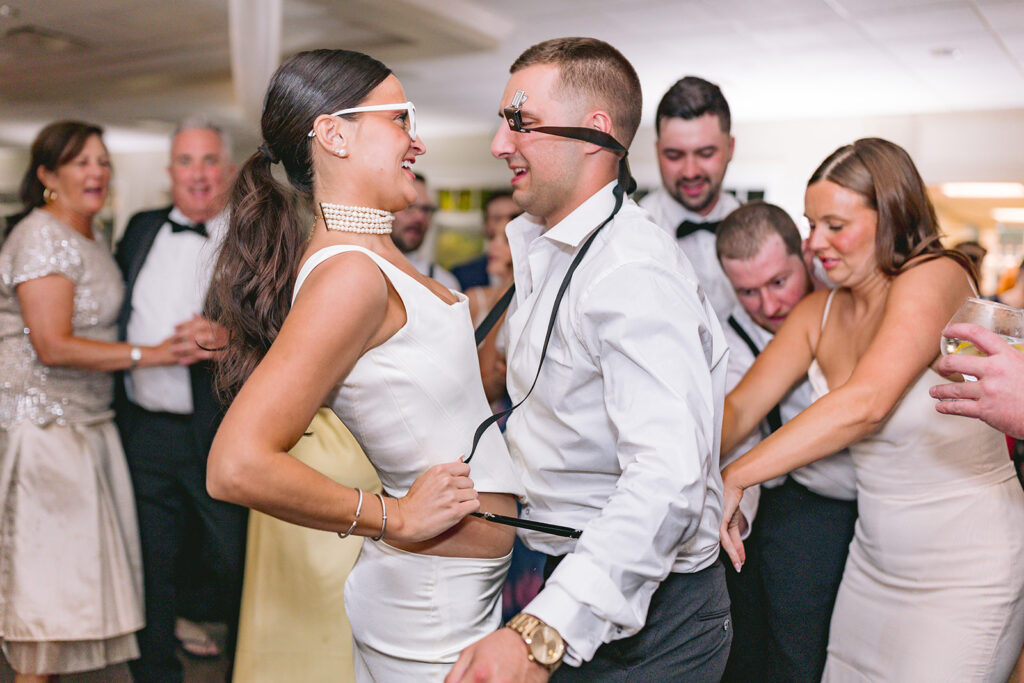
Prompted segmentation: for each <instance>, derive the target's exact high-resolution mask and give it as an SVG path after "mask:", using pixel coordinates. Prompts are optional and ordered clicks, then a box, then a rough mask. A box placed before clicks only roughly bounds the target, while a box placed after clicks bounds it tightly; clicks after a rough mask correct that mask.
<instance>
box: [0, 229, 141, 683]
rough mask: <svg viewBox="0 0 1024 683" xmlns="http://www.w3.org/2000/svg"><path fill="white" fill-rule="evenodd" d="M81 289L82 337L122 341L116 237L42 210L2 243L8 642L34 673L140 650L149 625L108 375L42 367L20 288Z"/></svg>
mask: <svg viewBox="0 0 1024 683" xmlns="http://www.w3.org/2000/svg"><path fill="white" fill-rule="evenodd" d="M47 275H60V276H63V277H65V278H67V279H68V280H70V281H71V282H72V283H73V284H74V286H75V293H74V310H73V313H72V319H71V322H72V328H73V334H74V335H75V336H76V337H81V338H88V339H96V340H101V341H114V340H115V339H116V334H117V330H116V319H117V313H118V310H119V308H120V306H121V301H122V298H123V296H124V285H123V283H122V280H121V273H120V271H119V270H118V268H117V265H116V264H115V263H114V259H113V258H112V257H111V255H110V253H109V251H108V250H107V248H106V246H105V245H103V244H102V243H99V242H96V241H93V240H90V239H87V238H86V237H84V236H83V235H81V234H80V233H78V232H76V231H74V230H72V229H71V228H69V227H67V226H65V225H64V224H63V223H61V222H60V221H58V220H57V219H56V218H54V217H53V216H52V215H51V214H50V213H48V212H46V211H42V210H39V209H37V210H35V211H33V212H32V213H31V214H29V215H28V216H27V217H26V218H25V219H24V220H22V221H21V222H20V223H18V225H17V226H15V227H14V229H13V230H12V231H11V233H10V235H9V236H8V237H7V239H6V240H5V241H4V242H3V245H2V247H0V641H2V644H3V651H4V654H5V655H6V657H7V659H8V661H9V662H10V663H11V665H12V666H13V667H14V668H15V670H17V671H21V672H25V673H68V672H72V671H85V670H89V669H98V668H103V667H105V666H107V665H108V664H111V663H114V662H120V661H125V660H127V659H132V658H134V657H137V656H138V648H137V646H136V642H135V635H134V633H135V631H137V630H139V629H140V628H141V627H142V625H143V611H142V572H141V559H140V552H139V535H138V528H137V525H136V516H135V504H134V499H133V497H132V488H131V480H130V478H129V475H128V469H127V465H126V463H125V458H124V452H123V450H122V449H121V442H120V439H119V438H118V434H117V430H116V428H115V427H114V424H113V421H112V417H113V413H112V411H111V409H110V405H111V400H112V394H113V377H112V375H111V374H110V373H107V372H98V371H91V370H80V369H76V368H68V367H48V366H45V365H43V364H42V363H41V362H40V361H39V358H38V356H37V355H36V352H35V349H34V348H33V346H32V343H31V341H30V339H29V330H28V329H27V328H26V326H25V321H24V319H23V318H22V315H21V308H20V306H19V303H18V298H17V293H16V287H17V286H18V285H19V284H21V283H23V282H26V281H28V280H33V279H36V278H40V277H44V276H47Z"/></svg>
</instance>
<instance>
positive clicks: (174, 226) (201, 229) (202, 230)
mask: <svg viewBox="0 0 1024 683" xmlns="http://www.w3.org/2000/svg"><path fill="white" fill-rule="evenodd" d="M167 222H168V223H170V224H171V232H184V231H185V230H188V231H190V232H194V233H195V234H197V235H202V236H203V237H209V236H210V234H209V233H208V232H206V223H196V224H195V225H185V224H184V223H179V222H178V221H174V220H171V219H170V218H168V219H167Z"/></svg>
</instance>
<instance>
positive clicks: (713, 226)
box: [676, 221, 722, 239]
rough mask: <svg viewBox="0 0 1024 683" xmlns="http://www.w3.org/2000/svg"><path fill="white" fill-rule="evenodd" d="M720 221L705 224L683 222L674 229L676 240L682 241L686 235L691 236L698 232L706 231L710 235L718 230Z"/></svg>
mask: <svg viewBox="0 0 1024 683" xmlns="http://www.w3.org/2000/svg"><path fill="white" fill-rule="evenodd" d="M721 222H722V221H708V222H707V223H694V222H693V221H683V222H682V223H680V224H679V227H678V228H676V239H682V238H683V237H686V236H687V235H692V234H693V233H695V232H697V231H698V230H707V231H708V232H710V233H711V234H712V235H714V234H715V231H716V230H718V224H719V223H721Z"/></svg>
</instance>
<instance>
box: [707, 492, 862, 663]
mask: <svg viewBox="0 0 1024 683" xmlns="http://www.w3.org/2000/svg"><path fill="white" fill-rule="evenodd" d="M856 520H857V504H856V502H853V501H843V500H836V499H834V498H826V497H824V496H819V495H818V494H816V493H813V492H812V491H809V490H808V489H807V488H805V487H804V486H801V485H800V484H798V483H797V482H795V481H793V479H792V478H789V479H787V480H786V482H785V483H784V484H782V485H781V486H778V487H776V488H773V489H769V488H762V489H761V503H760V505H759V507H758V511H757V519H756V521H755V522H754V529H753V531H752V532H751V534H750V536H749V537H748V538H747V540H746V541H745V542H744V544H743V545H744V548H745V550H746V554H747V559H746V563H745V564H744V565H743V571H742V572H741V573H740V574H737V573H736V572H735V570H733V569H732V567H731V566H730V565H729V562H728V558H725V559H726V562H725V564H726V565H727V566H726V580H727V581H728V584H729V597H730V598H731V599H732V613H733V623H734V630H735V633H734V640H733V645H732V652H731V653H730V655H729V663H728V665H727V667H726V671H725V676H724V677H723V679H722V680H723V681H725V682H726V683H741V682H742V683H749V681H771V682H775V681H778V682H780V683H781V682H783V681H785V682H786V683H800V682H802V681H808V682H810V681H814V682H816V681H819V680H821V673H822V670H823V669H824V667H825V655H826V648H827V646H828V629H829V622H830V620H831V619H832V607H833V605H834V604H835V600H836V592H837V591H838V590H839V582H840V580H841V579H842V577H843V567H844V566H845V565H846V555H847V552H848V550H849V546H850V541H851V540H852V539H853V527H854V523H855V522H856Z"/></svg>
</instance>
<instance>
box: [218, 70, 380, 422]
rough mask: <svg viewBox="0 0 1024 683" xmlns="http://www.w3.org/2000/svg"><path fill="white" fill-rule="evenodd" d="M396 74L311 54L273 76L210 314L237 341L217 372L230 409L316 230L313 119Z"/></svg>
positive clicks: (235, 194) (239, 183)
mask: <svg viewBox="0 0 1024 683" xmlns="http://www.w3.org/2000/svg"><path fill="white" fill-rule="evenodd" d="M390 73H391V70H390V69H388V68H387V67H386V66H384V65H383V64H381V63H380V62H378V61H377V60H376V59H373V58H372V57H369V56H367V55H364V54H362V53H359V52H352V51H349V50H313V51H310V52H300V53H299V54H297V55H295V56H294V57H291V58H290V59H288V60H287V61H286V62H285V63H284V64H282V65H281V66H280V67H279V68H278V69H277V71H276V72H275V73H274V76H273V77H272V78H271V80H270V85H269V87H268V88H267V95H266V99H265V100H264V103H263V117H262V119H261V122H260V126H261V130H262V133H263V140H264V143H263V144H262V145H261V148H260V149H259V150H258V151H257V152H255V153H254V154H253V155H252V156H250V157H249V158H248V159H246V161H245V163H243V164H242V167H241V168H240V169H239V171H238V177H237V178H236V179H235V183H234V186H233V187H232V189H231V197H230V207H231V219H230V225H229V228H228V234H227V236H226V238H225V240H224V245H223V247H221V252H220V256H219V258H218V261H217V266H216V269H215V271H214V278H213V282H212V284H211V286H210V297H209V300H208V301H207V314H208V315H209V316H211V317H212V318H213V319H214V320H216V321H218V322H219V323H221V324H222V325H224V327H225V328H227V331H228V334H229V339H230V341H229V342H228V348H227V349H226V352H225V354H224V357H223V358H222V360H221V361H220V362H219V363H217V370H216V386H217V392H218V394H219V396H220V398H221V399H222V400H223V401H224V402H225V403H226V402H229V401H230V400H231V399H233V398H234V396H235V394H237V393H238V390H239V389H241V387H242V384H243V383H244V382H245V380H246V379H247V378H248V377H249V375H250V374H251V373H252V371H253V370H254V369H255V368H256V365H257V364H258V363H259V362H260V360H261V359H262V358H263V356H264V354H266V352H267V350H268V349H269V348H270V345H271V344H272V343H273V341H274V339H275V338H276V337H277V334H278V332H279V331H280V329H281V324H282V323H283V322H284V318H285V315H287V313H288V309H289V308H290V307H291V297H292V288H293V287H294V285H295V276H296V271H297V269H298V265H299V263H298V261H299V258H300V257H301V256H302V251H303V248H304V244H305V240H306V237H307V236H308V234H309V226H308V225H304V224H302V223H300V220H299V202H300V200H301V199H303V198H304V199H306V200H307V201H308V200H309V199H310V198H311V197H312V192H313V161H312V139H311V138H309V137H308V133H309V131H310V130H311V129H312V128H313V121H314V120H315V119H316V117H317V116H319V115H321V114H330V113H331V112H334V111H338V110H340V109H347V108H349V107H355V106H357V105H358V104H359V103H360V102H362V101H363V100H364V99H366V97H367V95H369V94H370V92H371V91H372V90H373V89H374V88H376V87H377V86H378V85H379V84H380V83H381V82H382V81H383V80H384V79H385V78H387V77H388V75H389V74H390ZM348 116H358V114H356V115H348ZM271 159H273V161H271ZM277 161H280V162H281V163H282V165H283V166H284V170H285V173H286V174H287V176H288V181H289V183H290V184H291V186H292V187H293V188H294V189H295V190H296V191H297V193H296V192H293V191H292V190H290V189H289V188H288V187H287V186H285V185H282V184H281V183H279V182H277V181H276V180H274V178H273V176H272V175H271V164H272V163H276V162H277Z"/></svg>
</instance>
